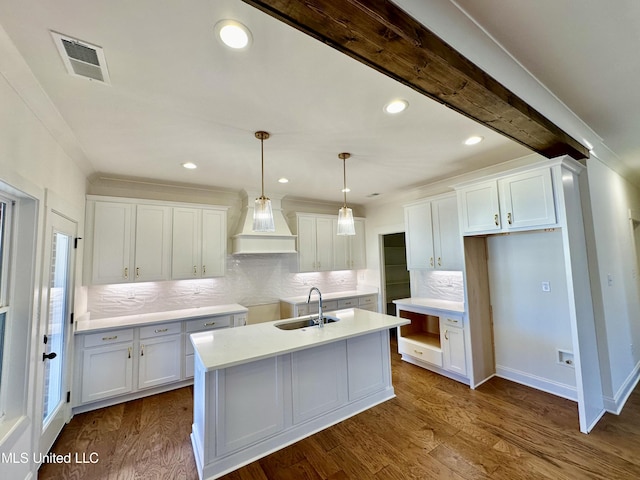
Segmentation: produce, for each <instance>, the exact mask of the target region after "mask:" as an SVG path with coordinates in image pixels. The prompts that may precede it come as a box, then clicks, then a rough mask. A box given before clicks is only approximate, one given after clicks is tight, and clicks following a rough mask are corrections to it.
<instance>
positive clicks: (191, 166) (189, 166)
mask: <svg viewBox="0 0 640 480" xmlns="http://www.w3.org/2000/svg"><path fill="white" fill-rule="evenodd" d="M182 166H183V167H184V168H188V169H189V170H193V169H194V168H198V166H197V165H196V164H195V163H193V162H185V163H183V164H182Z"/></svg>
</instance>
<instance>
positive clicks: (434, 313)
mask: <svg viewBox="0 0 640 480" xmlns="http://www.w3.org/2000/svg"><path fill="white" fill-rule="evenodd" d="M397 309H398V310H397V311H398V316H399V317H401V318H406V319H409V320H411V323H409V324H408V325H403V326H401V327H398V352H399V353H400V354H401V355H402V359H403V360H405V361H407V362H410V363H414V364H416V365H418V366H421V367H424V368H428V369H430V370H433V371H435V372H437V373H441V374H444V375H447V376H451V375H449V374H454V375H453V376H451V377H452V378H455V379H456V380H460V381H464V382H467V380H468V372H469V370H468V368H469V366H468V363H469V362H470V354H468V353H467V352H468V347H467V338H466V337H467V336H468V334H469V333H468V331H467V326H466V322H465V321H464V319H465V317H464V315H463V314H461V313H457V312H456V313H445V312H443V311H442V310H437V309H429V308H427V307H413V306H407V305H402V304H397Z"/></svg>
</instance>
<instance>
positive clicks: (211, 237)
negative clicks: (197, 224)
mask: <svg viewBox="0 0 640 480" xmlns="http://www.w3.org/2000/svg"><path fill="white" fill-rule="evenodd" d="M226 256H227V213H226V212H221V211H218V210H202V264H201V265H200V267H199V268H200V272H201V276H202V277H206V278H208V277H220V276H223V275H224V274H225V268H226Z"/></svg>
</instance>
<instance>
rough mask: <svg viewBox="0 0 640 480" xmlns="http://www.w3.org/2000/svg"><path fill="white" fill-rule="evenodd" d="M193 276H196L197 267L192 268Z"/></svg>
mask: <svg viewBox="0 0 640 480" xmlns="http://www.w3.org/2000/svg"><path fill="white" fill-rule="evenodd" d="M193 274H194V275H197V274H198V267H196V266H195V265H194V266H193Z"/></svg>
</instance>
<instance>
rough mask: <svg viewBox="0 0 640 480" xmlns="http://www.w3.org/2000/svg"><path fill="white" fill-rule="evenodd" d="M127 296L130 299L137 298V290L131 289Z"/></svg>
mask: <svg viewBox="0 0 640 480" xmlns="http://www.w3.org/2000/svg"><path fill="white" fill-rule="evenodd" d="M127 298H128V299H129V300H133V299H135V298H136V292H134V291H133V290H129V291H128V292H127Z"/></svg>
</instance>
